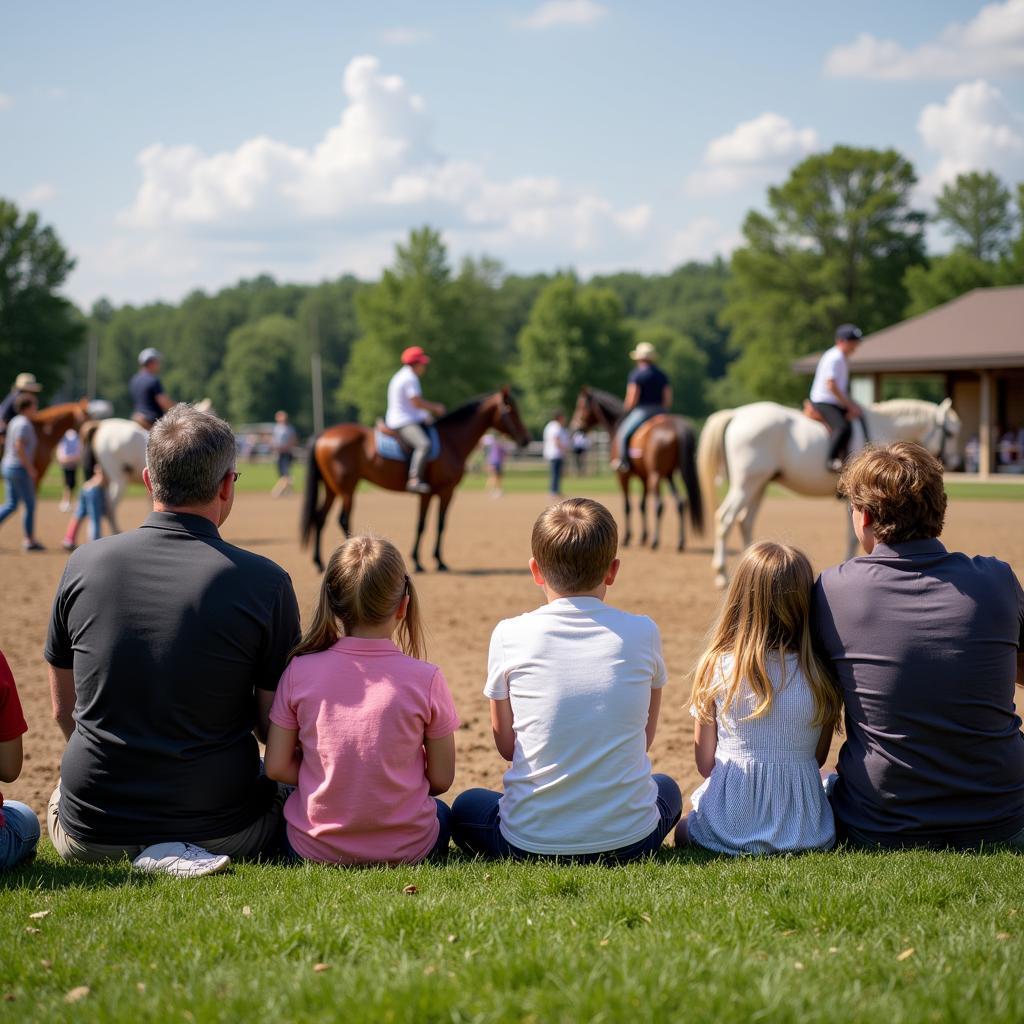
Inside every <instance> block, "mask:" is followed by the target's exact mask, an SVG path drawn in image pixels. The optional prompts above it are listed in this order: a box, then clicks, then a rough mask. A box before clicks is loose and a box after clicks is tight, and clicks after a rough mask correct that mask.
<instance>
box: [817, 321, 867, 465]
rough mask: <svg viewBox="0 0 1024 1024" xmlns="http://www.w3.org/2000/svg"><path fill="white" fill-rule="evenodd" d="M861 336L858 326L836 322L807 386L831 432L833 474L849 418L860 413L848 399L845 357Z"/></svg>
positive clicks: (847, 433)
mask: <svg viewBox="0 0 1024 1024" xmlns="http://www.w3.org/2000/svg"><path fill="white" fill-rule="evenodd" d="M862 337H863V335H862V333H861V329H860V328H859V327H855V326H854V325H853V324H840V325H839V327H837V328H836V343H835V345H833V346H832V348H830V349H829V350H828V351H827V352H825V353H824V354H823V355H822V357H821V358H820V359H819V360H818V368H817V370H815V372H814V383H813V384H812V385H811V404H812V405H813V406H814V408H815V409H817V411H818V412H819V414H820V415H821V417H822V418H823V419H824V420H825V421H826V422H827V423H828V425H829V428H830V429H831V431H832V442H831V444H830V445H829V451H828V462H827V466H828V468H829V469H830V470H831V471H832V472H833V473H838V472H839V471H840V470H841V469H842V468H843V457H844V455H845V454H846V449H847V446H848V445H849V443H850V431H851V429H852V427H853V420H855V419H858V418H859V417H860V415H861V407H860V406H859V405H858V404H857V403H856V402H855V401H854V400H853V399H852V398H850V366H849V363H847V361H846V360H847V357H848V356H850V355H852V354H853V353H854V352H855V351H856V350H857V345H858V344H859V343H860V340H861V338H862Z"/></svg>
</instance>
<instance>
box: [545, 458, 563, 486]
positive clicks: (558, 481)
mask: <svg viewBox="0 0 1024 1024" xmlns="http://www.w3.org/2000/svg"><path fill="white" fill-rule="evenodd" d="M548 461H549V462H550V463H551V485H550V486H549V487H548V490H549V491H550V492H551V493H552V494H561V493H562V465H563V463H564V462H565V460H564V459H549V460H548Z"/></svg>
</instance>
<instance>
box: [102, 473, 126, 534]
mask: <svg viewBox="0 0 1024 1024" xmlns="http://www.w3.org/2000/svg"><path fill="white" fill-rule="evenodd" d="M123 490H124V480H123V479H122V477H121V476H120V475H115V474H111V476H110V483H109V484H108V485H107V494H106V498H107V500H106V502H105V505H106V516H107V521H108V522H109V523H110V529H111V532H113V533H120V532H121V527H120V525H119V524H118V521H117V503H118V502H119V501H120V500H121V492H122V491H123Z"/></svg>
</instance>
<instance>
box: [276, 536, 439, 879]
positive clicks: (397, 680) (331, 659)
mask: <svg viewBox="0 0 1024 1024" xmlns="http://www.w3.org/2000/svg"><path fill="white" fill-rule="evenodd" d="M393 637H396V638H397V639H398V641H399V644H400V646H398V645H396V644H395V642H394V640H393V639H392V638H393ZM422 653H423V638H422V632H421V627H420V621H419V610H418V607H417V599H416V591H415V590H414V588H413V585H412V581H411V580H410V579H409V576H408V575H407V573H406V571H405V563H404V562H403V561H402V556H401V555H400V554H399V553H398V551H397V549H396V548H395V546H394V545H393V544H391V543H390V542H389V541H386V540H383V539H381V538H377V537H368V536H363V537H352V538H351V539H349V540H347V541H346V542H345V543H344V544H342V545H341V547H340V548H338V549H337V550H336V551H335V552H334V554H333V555H332V556H331V559H330V562H329V563H328V565H327V571H326V572H325V573H324V577H323V582H322V583H321V586H320V596H319V599H318V601H317V606H316V610H315V612H314V614H313V618H312V621H311V622H310V624H309V626H308V627H307V629H306V630H305V632H304V634H303V637H302V640H301V642H300V643H299V646H298V647H297V648H296V649H295V652H294V654H293V656H292V660H291V661H290V662H289V664H288V667H287V668H286V669H285V671H284V675H283V676H282V677H281V682H280V684H279V685H278V688H277V693H276V695H275V697H274V704H273V707H272V708H271V711H270V723H271V724H270V733H269V736H268V738H267V752H266V762H265V763H266V772H267V775H269V776H270V777H271V778H272V779H276V780H277V781H279V782H284V783H288V784H290V785H294V786H296V789H295V791H294V792H293V793H292V794H291V795H290V796H289V797H288V800H287V802H286V803H285V808H284V816H285V821H286V823H287V842H288V846H289V847H290V849H291V851H292V852H293V853H294V855H295V856H297V857H299V858H301V859H303V860H312V861H320V862H322V863H327V864H416V863H418V862H419V861H422V860H425V859H427V858H428V857H430V858H432V859H437V858H441V857H443V856H444V855H445V854H446V852H447V850H448V841H449V838H450V835H451V826H450V814H451V812H450V811H449V809H448V806H447V805H446V804H444V803H442V802H441V801H440V800H435V799H434V797H435V796H436V795H438V794H440V793H444V792H445V791H446V790H448V789H449V788H450V787H451V784H452V781H453V779H454V778H455V735H454V734H455V730H456V729H458V727H459V718H458V715H457V714H456V712H455V705H454V704H453V702H452V697H451V693H450V692H449V690H448V684H447V682H446V681H445V678H444V676H443V675H442V674H441V670H440V669H439V668H438V667H437V666H436V665H431V664H430V663H428V662H426V661H422V660H421V657H420V656H421V654H422Z"/></svg>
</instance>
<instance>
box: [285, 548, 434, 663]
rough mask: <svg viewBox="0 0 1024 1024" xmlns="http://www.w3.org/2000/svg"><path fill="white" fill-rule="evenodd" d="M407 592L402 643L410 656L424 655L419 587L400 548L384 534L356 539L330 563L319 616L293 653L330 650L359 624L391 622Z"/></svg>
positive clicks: (401, 625) (318, 606) (319, 601)
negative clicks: (410, 573) (340, 638)
mask: <svg viewBox="0 0 1024 1024" xmlns="http://www.w3.org/2000/svg"><path fill="white" fill-rule="evenodd" d="M406 594H408V595H409V606H408V607H407V608H406V611H405V616H404V618H403V619H402V620H401V622H400V623H399V626H398V631H397V632H398V638H399V646H400V647H401V648H402V650H403V651H405V653H406V654H408V655H409V656H410V657H413V658H422V657H423V656H424V654H425V653H426V645H425V644H424V641H423V627H422V625H421V623H420V614H419V602H418V601H417V599H416V588H415V587H414V586H413V585H412V580H411V579H410V578H409V574H408V573H407V572H406V569H405V562H404V561H403V560H402V556H401V555H400V554H399V552H398V549H397V548H396V547H395V545H394V544H392V543H391V541H389V540H385V539H384V538H383V537H374V536H371V535H369V534H366V535H362V536H359V537H350V538H349V539H348V540H347V541H345V543H344V544H342V545H341V546H340V547H339V548H337V549H335V551H334V553H333V554H332V555H331V557H330V560H329V561H328V563H327V570H326V572H324V577H323V580H322V581H321V583H320V595H319V597H318V598H317V602H316V608H315V609H314V610H313V618H312V620H311V621H310V623H309V625H308V626H307V627H306V628H305V630H304V631H303V633H302V639H301V640H300V641H299V643H298V646H296V648H295V650H293V651H292V654H291V656H292V657H293V658H296V657H298V656H299V655H300V654H315V653H316V652H317V651H325V650H327V648H328V647H331V646H332V645H333V644H335V643H337V641H338V638H339V637H341V636H345V635H349V634H351V632H352V630H353V629H355V628H358V627H359V626H376V625H378V624H379V623H382V622H386V621H387V620H388V619H389V618H390V617H391V616H392V615H394V613H395V610H396V609H397V608H398V606H399V604H400V603H401V601H402V598H403V597H404V596H405V595H406Z"/></svg>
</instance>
